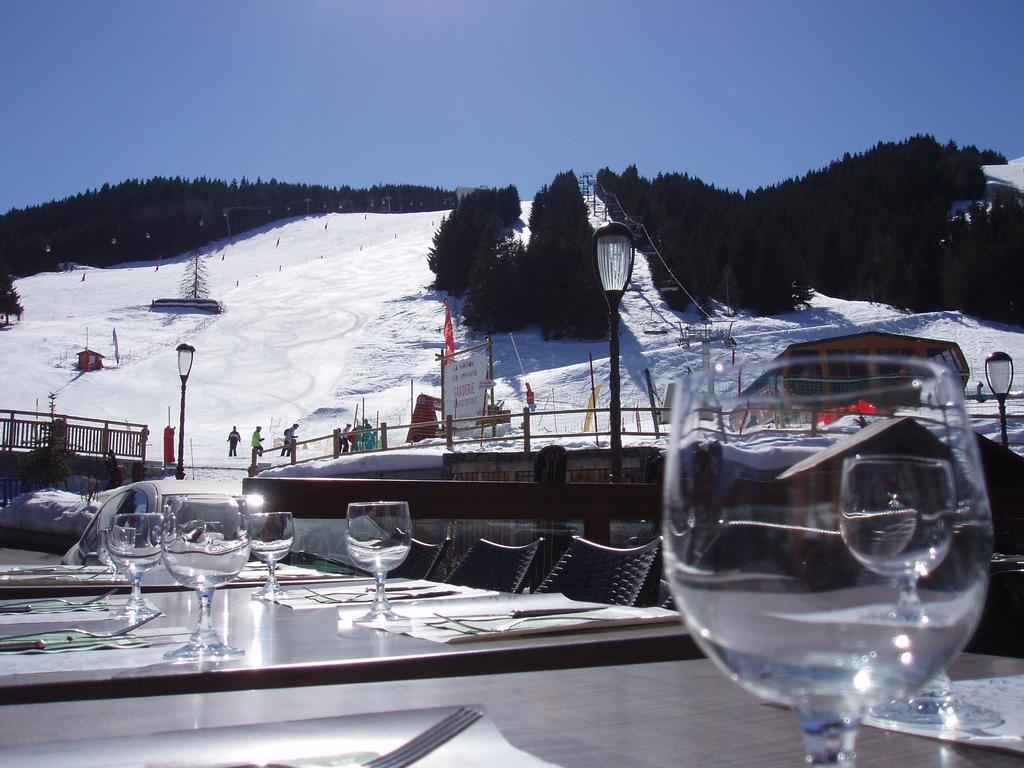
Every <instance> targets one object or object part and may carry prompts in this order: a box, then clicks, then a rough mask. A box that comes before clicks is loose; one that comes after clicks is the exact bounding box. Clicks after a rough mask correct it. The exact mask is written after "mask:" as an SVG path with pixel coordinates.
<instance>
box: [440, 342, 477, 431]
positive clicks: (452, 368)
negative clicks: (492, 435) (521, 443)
mask: <svg viewBox="0 0 1024 768" xmlns="http://www.w3.org/2000/svg"><path fill="white" fill-rule="evenodd" d="M443 375H444V412H445V415H446V416H449V415H450V416H451V417H452V418H453V419H455V432H456V434H466V433H469V432H474V431H479V430H480V425H479V424H478V423H477V421H476V420H477V419H479V418H480V417H481V416H483V415H484V406H485V404H486V397H487V387H486V384H487V355H486V353H485V354H479V355H467V356H466V357H462V358H457V359H455V360H452V361H451V362H450V363H449V364H448V365H446V366H444V368H443ZM460 419H470V420H471V421H464V422H462V423H459V421H460Z"/></svg>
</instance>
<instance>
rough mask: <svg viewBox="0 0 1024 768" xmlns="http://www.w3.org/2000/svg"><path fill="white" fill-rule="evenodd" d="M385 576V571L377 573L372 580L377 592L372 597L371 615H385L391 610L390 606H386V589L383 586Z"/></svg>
mask: <svg viewBox="0 0 1024 768" xmlns="http://www.w3.org/2000/svg"><path fill="white" fill-rule="evenodd" d="M387 575H388V573H387V571H377V572H376V573H375V574H374V580H375V581H376V583H377V591H376V592H375V593H374V595H373V608H372V609H371V613H387V612H388V611H389V610H391V606H390V605H388V591H387V587H385V585H384V582H385V579H386V577H387Z"/></svg>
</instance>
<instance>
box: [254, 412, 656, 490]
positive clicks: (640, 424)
mask: <svg viewBox="0 0 1024 768" xmlns="http://www.w3.org/2000/svg"><path fill="white" fill-rule="evenodd" d="M662 412H663V409H661V408H640V407H625V406H624V407H623V408H622V424H623V426H622V435H623V436H648V437H657V436H659V435H664V434H665V433H666V432H667V426H663V425H661V424H660V421H656V418H660V415H661V413H662ZM587 414H592V415H594V419H595V424H596V425H598V426H596V427H595V428H594V429H592V430H590V431H586V432H584V431H583V430H582V429H579V430H574V431H573V430H570V431H558V430H557V429H556V430H554V431H549V430H545V431H543V432H542V433H536V434H535V433H534V429H533V427H534V424H536V422H537V420H539V419H542V418H547V417H550V418H551V419H552V420H556V419H557V418H558V417H576V418H575V421H577V422H579V423H582V422H583V421H584V420H585V418H586V416H587ZM513 418H516V419H519V423H518V424H517V425H513ZM608 419H609V416H608V409H607V408H598V409H596V410H595V409H587V408H573V409H567V410H552V411H531V410H530V409H529V408H523V410H522V414H521V416H520V415H517V416H513V415H512V414H511V413H508V412H506V413H498V414H494V415H490V416H482V417H475V418H472V419H461V420H456V419H453V418H452V417H451V416H449V417H447V418H446V419H445V420H444V421H427V422H417V423H415V424H398V425H389V424H388V423H387V422H381V423H380V425H379V426H377V427H371V428H370V429H365V430H362V434H364V435H370V436H372V442H373V443H374V444H375V447H374V448H372V449H371V450H370V452H373V451H389V450H399V449H409V448H426V447H436V446H437V445H438V442H439V441H442V440H443V441H444V444H445V446H446V447H447V448H450V449H454V448H456V447H457V446H466V447H470V446H480V445H481V444H486V443H494V442H508V441H510V440H511V441H518V442H522V444H523V452H524V453H529V452H530V451H531V450H532V442H533V440H534V439H536V438H543V439H547V438H564V437H592V438H594V440H595V441H598V440H600V439H602V438H605V439H607V437H608V436H609V434H610V433H609V431H608V426H609V420H608ZM502 425H505V426H508V427H509V429H508V430H507V432H505V433H503V434H499V431H500V430H501V427H502ZM600 425H603V428H601V426H600ZM513 426H518V430H516V429H512V427H513ZM410 429H417V430H430V431H434V432H436V434H437V435H438V437H436V438H429V439H426V440H420V441H418V442H414V443H409V442H405V436H406V435H407V434H408V432H409V430H410ZM470 431H471V432H472V434H466V433H468V432H470ZM460 432H462V433H463V434H462V436H460V435H459V433H460ZM396 433H397V434H398V435H401V442H397V441H396V440H395V437H394V436H395V434H396ZM342 436H343V435H342V430H340V429H335V430H334V431H333V432H332V433H331V434H329V435H319V436H317V437H310V438H307V439H305V440H298V441H296V442H294V443H293V444H292V446H291V463H292V464H297V463H301V462H300V460H299V458H298V453H299V450H300V449H301V448H302V447H303V446H313V445H318V444H319V445H323V444H324V443H329V444H330V445H331V447H332V450H331V452H330V453H318V454H316V455H314V456H303V458H302V459H301V461H302V462H306V461H316V460H319V459H329V458H335V459H336V458H338V457H339V456H341V455H342ZM605 444H606V445H607V442H606V443H605ZM353 452H358V453H362V452H367V451H353ZM304 453H309V451H304ZM256 469H257V455H256V451H253V455H252V466H251V467H250V474H255V473H256Z"/></svg>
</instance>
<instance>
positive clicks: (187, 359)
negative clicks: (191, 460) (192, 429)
mask: <svg viewBox="0 0 1024 768" xmlns="http://www.w3.org/2000/svg"><path fill="white" fill-rule="evenodd" d="M195 353H196V348H195V347H193V346H191V345H190V344H179V345H178V375H179V376H181V421H180V422H179V426H178V469H177V470H176V471H175V473H174V476H175V477H176V478H178V479H179V480H184V479H185V382H186V381H188V374H189V372H190V371H191V370H192V357H193V356H194V355H195Z"/></svg>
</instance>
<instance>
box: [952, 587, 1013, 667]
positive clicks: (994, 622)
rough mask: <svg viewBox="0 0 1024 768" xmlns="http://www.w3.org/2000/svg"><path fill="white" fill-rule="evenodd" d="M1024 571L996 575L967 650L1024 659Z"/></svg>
mask: <svg viewBox="0 0 1024 768" xmlns="http://www.w3.org/2000/svg"><path fill="white" fill-rule="evenodd" d="M1022 625H1024V570H1020V569H1012V570H1002V571H997V572H995V573H992V574H991V575H990V576H989V580H988V595H987V596H986V599H985V608H984V610H983V612H982V614H981V619H980V620H979V622H978V627H977V629H975V630H974V636H973V637H972V638H971V641H970V642H969V643H968V644H967V648H966V649H965V650H967V651H970V652H971V653H987V654H994V655H996V656H1013V657H1016V658H1018V659H1020V658H1024V635H1022V634H1021V631H1020V628H1021V626H1022Z"/></svg>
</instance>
